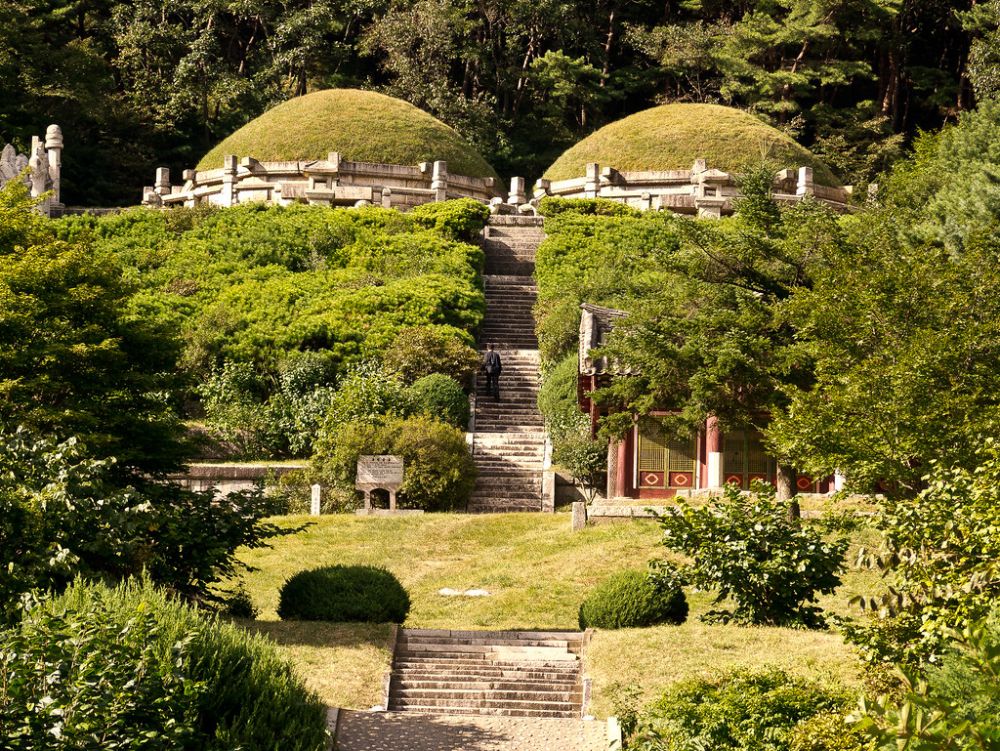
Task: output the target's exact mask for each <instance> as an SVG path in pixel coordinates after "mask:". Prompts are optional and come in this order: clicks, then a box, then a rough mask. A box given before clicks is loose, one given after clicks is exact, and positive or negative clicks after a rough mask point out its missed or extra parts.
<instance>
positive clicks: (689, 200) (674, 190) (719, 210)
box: [508, 159, 851, 218]
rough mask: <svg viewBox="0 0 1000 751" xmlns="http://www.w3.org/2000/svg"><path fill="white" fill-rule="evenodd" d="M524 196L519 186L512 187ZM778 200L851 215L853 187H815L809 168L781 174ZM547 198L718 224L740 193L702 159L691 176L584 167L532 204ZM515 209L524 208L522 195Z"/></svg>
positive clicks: (541, 184)
mask: <svg viewBox="0 0 1000 751" xmlns="http://www.w3.org/2000/svg"><path fill="white" fill-rule="evenodd" d="M511 190H512V193H511V199H510V200H509V201H508V203H512V204H513V203H515V196H514V193H521V192H522V188H521V185H520V184H519V185H517V186H516V187H515V186H513V185H512V189H511ZM773 195H774V198H775V200H777V201H779V202H781V203H792V202H795V201H800V200H802V199H803V198H804V197H805V196H814V197H815V198H816V199H818V200H820V201H822V202H824V203H826V204H828V205H830V206H831V207H833V208H834V209H835V210H837V211H847V210H848V207H849V201H850V197H851V189H850V188H849V187H828V186H824V185H817V184H815V183H814V181H813V171H812V168H811V167H799V169H798V170H791V169H785V170H781V171H780V172H779V173H778V174H777V175H776V177H775V181H774V193H773ZM545 196H558V197H560V198H606V199H609V200H612V201H618V202H620V203H624V204H627V205H629V206H632V207H634V208H637V209H640V210H649V209H653V210H669V211H673V212H675V213H678V214H692V215H696V216H700V217H710V218H717V217H720V216H723V215H727V214H731V213H733V201H734V199H737V198H739V196H740V190H739V186H738V184H737V180H736V177H735V175H733V174H732V173H729V172H723V171H721V170H717V169H711V168H709V166H708V165H707V163H706V161H705V160H704V159H698V160H696V161H695V163H694V164H693V165H692V167H691V169H688V170H663V171H650V172H626V171H620V170H617V169H615V168H614V167H603V168H602V167H601V165H600V164H597V163H591V164H588V165H586V168H585V171H584V174H583V175H582V176H580V177H577V178H573V179H571V180H545V179H542V180H538V181H537V182H536V183H535V189H534V194H533V198H532V201H531V203H533V204H535V205H537V202H538V201H539V200H541V199H542V198H544V197H545ZM516 203H523V199H522V197H521V196H520V195H518V196H517V197H516Z"/></svg>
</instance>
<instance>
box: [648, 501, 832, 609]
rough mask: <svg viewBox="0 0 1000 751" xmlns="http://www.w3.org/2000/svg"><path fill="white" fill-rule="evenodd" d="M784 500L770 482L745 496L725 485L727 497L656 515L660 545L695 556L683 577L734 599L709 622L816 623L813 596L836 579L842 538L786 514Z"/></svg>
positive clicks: (720, 596) (719, 601)
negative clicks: (827, 536)
mask: <svg viewBox="0 0 1000 751" xmlns="http://www.w3.org/2000/svg"><path fill="white" fill-rule="evenodd" d="M787 505H788V504H787V503H783V502H780V501H776V500H775V497H774V490H773V489H772V488H771V487H770V486H764V487H763V488H759V489H758V490H757V491H755V492H751V493H749V494H743V493H741V492H740V491H739V490H738V489H736V488H734V487H732V486H729V487H727V488H726V494H725V497H724V498H713V499H711V500H710V501H709V503H708V504H707V505H706V506H701V507H693V506H691V505H689V504H687V503H685V502H683V501H681V502H679V504H678V508H677V509H676V510H671V513H668V514H665V515H663V516H661V517H660V524H661V526H662V527H663V544H664V545H665V546H666V547H667V548H668V549H670V550H674V551H677V552H680V553H684V554H685V555H687V556H690V557H691V558H692V559H693V561H692V563H691V564H690V565H689V566H688V567H686V569H685V576H686V577H687V578H688V579H689V580H690V582H691V583H692V584H694V585H695V586H697V587H699V588H701V589H706V590H708V589H713V590H717V591H718V595H717V596H716V599H715V603H716V604H722V603H724V602H726V600H727V599H730V600H732V603H733V607H732V609H731V610H717V611H712V612H710V613H708V614H707V615H706V616H704V618H705V619H707V620H721V621H723V622H728V621H730V620H732V621H735V622H737V623H745V624H757V625H768V626H787V625H801V626H816V625H818V624H820V623H821V622H822V618H821V616H820V611H819V608H817V607H816V606H815V605H812V604H811V603H814V602H816V598H817V594H830V593H831V592H833V591H834V590H835V589H836V588H837V586H838V585H839V584H840V573H841V571H842V570H843V568H844V553H845V552H846V550H847V541H846V540H838V541H835V542H828V541H825V540H824V539H823V537H822V535H821V534H819V532H817V531H816V530H813V529H811V528H809V527H808V526H805V525H803V524H801V523H799V522H797V521H790V520H789V519H788V512H787Z"/></svg>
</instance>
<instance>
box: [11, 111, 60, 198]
mask: <svg viewBox="0 0 1000 751" xmlns="http://www.w3.org/2000/svg"><path fill="white" fill-rule="evenodd" d="M62 150H63V135H62V130H60V128H59V126H58V125H50V126H49V127H48V128H47V129H46V131H45V139H44V141H43V140H42V139H41V138H39V137H38V136H35V137H33V138H32V139H31V149H30V151H29V153H28V155H25V154H18V153H17V150H16V149H15V148H14V146H13V145H12V144H7V145H5V146H4V147H3V150H2V151H0V188H2V187H3V186H4V185H6V184H7V183H9V182H12V181H14V180H22V181H23V182H24V184H25V185H26V186H27V187H28V188H30V190H31V195H32V197H34V198H39V199H41V197H42V196H44V195H45V194H46V193H48V194H49V195H48V196H47V197H46V198H45V199H43V200H40V201H39V203H38V210H39V211H41V212H42V213H43V214H46V215H48V214H50V213H51V211H52V208H53V206H59V207H61V206H62V204H61V203H60V195H59V194H60V187H61V186H60V182H61V178H62Z"/></svg>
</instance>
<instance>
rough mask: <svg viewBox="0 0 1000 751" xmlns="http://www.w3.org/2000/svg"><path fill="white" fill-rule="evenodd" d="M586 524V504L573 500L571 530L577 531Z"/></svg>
mask: <svg viewBox="0 0 1000 751" xmlns="http://www.w3.org/2000/svg"><path fill="white" fill-rule="evenodd" d="M586 526H587V504H586V503H584V502H583V501H573V531H574V532H579V531H580V530H581V529H583V528H584V527H586Z"/></svg>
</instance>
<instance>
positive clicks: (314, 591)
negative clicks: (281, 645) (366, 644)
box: [278, 566, 410, 623]
mask: <svg viewBox="0 0 1000 751" xmlns="http://www.w3.org/2000/svg"><path fill="white" fill-rule="evenodd" d="M409 611H410V596H409V595H408V594H407V593H406V590H405V589H403V585H402V584H400V583H399V580H398V579H397V578H396V577H395V576H393V575H392V573H391V572H389V571H387V570H385V569H384V568H377V567H375V566H325V567H323V568H315V569H309V570H308V571H300V572H299V573H297V574H295V575H294V576H293V577H291V578H290V579H289V580H288V581H286V582H285V583H284V584H283V585H282V586H281V593H280V598H279V603H278V615H279V616H281V617H282V618H283V619H285V620H303V621H338V622H340V621H361V622H364V623H402V622H403V621H405V620H406V614H407V613H408V612H409Z"/></svg>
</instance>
